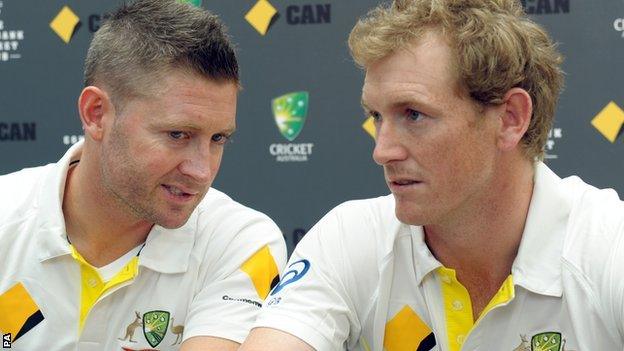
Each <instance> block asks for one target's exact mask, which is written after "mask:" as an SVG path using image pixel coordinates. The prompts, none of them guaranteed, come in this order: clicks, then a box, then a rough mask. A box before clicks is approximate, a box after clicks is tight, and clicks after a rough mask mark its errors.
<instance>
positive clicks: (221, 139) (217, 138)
mask: <svg viewBox="0 0 624 351" xmlns="http://www.w3.org/2000/svg"><path fill="white" fill-rule="evenodd" d="M228 139H229V136H227V135H224V134H215V135H213V136H212V141H214V142H215V143H217V144H225V143H226V142H227V141H228Z"/></svg>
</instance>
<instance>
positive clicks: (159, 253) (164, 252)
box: [35, 141, 199, 273]
mask: <svg viewBox="0 0 624 351" xmlns="http://www.w3.org/2000/svg"><path fill="white" fill-rule="evenodd" d="M83 143H84V142H83V141H80V142H78V143H76V144H74V145H73V146H72V147H71V148H70V149H69V150H67V152H66V153H65V155H64V156H63V157H62V158H61V159H60V160H59V161H58V162H57V163H56V164H54V165H52V166H51V167H52V169H51V171H49V172H48V173H47V174H46V176H45V178H44V180H43V183H42V184H41V185H40V189H39V195H38V197H37V200H35V201H36V202H35V207H36V208H37V210H38V216H37V217H38V218H39V219H38V221H39V222H38V226H37V228H38V233H39V235H38V241H39V243H38V244H39V260H40V261H45V260H48V259H52V258H55V257H59V256H63V255H69V254H71V249H70V246H69V243H68V242H67V237H66V235H67V234H66V229H65V218H64V216H63V209H62V206H63V205H62V204H63V195H64V193H65V182H66V180H67V172H68V171H69V167H70V164H71V163H72V162H73V161H76V160H79V159H80V157H81V155H82V146H83ZM53 189H56V191H53ZM198 217H199V216H198V209H197V208H196V209H195V210H194V211H193V213H192V214H191V216H190V218H189V220H188V221H187V222H186V223H185V224H184V225H183V226H182V227H180V228H177V229H166V228H163V227H161V226H158V225H155V226H154V227H152V230H151V231H150V233H149V235H148V237H147V240H146V243H145V247H144V248H143V250H142V251H141V255H140V258H139V265H141V266H144V267H146V268H149V269H152V270H154V271H157V272H161V273H181V272H185V271H186V270H187V268H188V263H189V258H190V254H191V250H192V248H193V244H194V242H195V233H196V227H197V220H198Z"/></svg>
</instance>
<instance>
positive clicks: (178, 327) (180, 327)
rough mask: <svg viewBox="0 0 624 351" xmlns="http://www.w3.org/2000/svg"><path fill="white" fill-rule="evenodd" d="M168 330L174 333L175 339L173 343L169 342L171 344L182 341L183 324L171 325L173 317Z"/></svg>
mask: <svg viewBox="0 0 624 351" xmlns="http://www.w3.org/2000/svg"><path fill="white" fill-rule="evenodd" d="M169 330H170V331H171V333H172V334H175V336H176V339H175V341H174V342H173V344H171V346H173V345H176V344H179V343H181V342H182V334H183V333H184V326H183V325H176V326H174V325H173V318H171V327H169Z"/></svg>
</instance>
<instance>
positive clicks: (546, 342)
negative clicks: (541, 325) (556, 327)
mask: <svg viewBox="0 0 624 351" xmlns="http://www.w3.org/2000/svg"><path fill="white" fill-rule="evenodd" d="M520 340H521V341H520V345H518V347H516V348H515V349H513V351H575V350H570V349H566V347H565V344H566V339H565V338H563V337H562V336H561V333H560V332H552V331H550V332H543V333H539V334H535V335H533V337H531V341H530V342H529V340H528V338H527V336H526V335H524V334H521V335H520Z"/></svg>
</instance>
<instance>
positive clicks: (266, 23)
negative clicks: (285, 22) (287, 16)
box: [245, 0, 279, 35]
mask: <svg viewBox="0 0 624 351" xmlns="http://www.w3.org/2000/svg"><path fill="white" fill-rule="evenodd" d="M278 18H279V14H278V12H277V9H275V7H274V6H273V5H272V4H271V3H270V2H269V1H268V0H259V1H258V2H256V4H255V5H254V6H253V7H252V8H251V9H250V10H249V11H248V12H247V14H246V15H245V20H246V21H247V22H249V24H250V25H251V26H252V27H254V29H255V30H256V31H258V33H260V34H261V35H265V34H266V33H267V32H268V31H269V28H271V26H272V25H273V24H274V23H275V21H277V19H278Z"/></svg>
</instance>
